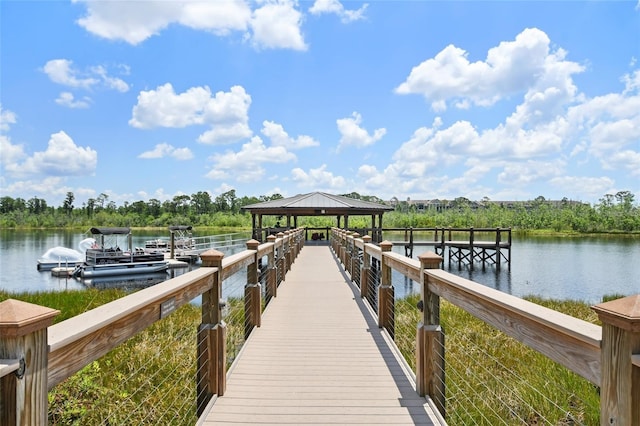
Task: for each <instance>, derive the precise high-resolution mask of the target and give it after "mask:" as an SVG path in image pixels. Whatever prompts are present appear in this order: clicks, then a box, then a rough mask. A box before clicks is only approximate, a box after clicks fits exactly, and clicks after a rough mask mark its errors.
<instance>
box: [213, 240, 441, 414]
mask: <svg viewBox="0 0 640 426" xmlns="http://www.w3.org/2000/svg"><path fill="white" fill-rule="evenodd" d="M339 266H340V265H339V262H338V260H337V259H336V257H335V256H334V254H333V253H332V252H331V250H330V248H329V246H328V245H324V246H319V245H316V246H308V247H305V248H304V250H302V252H301V253H300V255H299V257H298V258H297V259H296V261H295V263H294V264H293V266H292V268H291V271H290V272H289V273H288V274H287V277H286V279H285V281H284V282H283V283H282V285H281V288H280V289H279V290H278V297H277V298H276V299H275V300H274V301H273V302H272V303H271V304H270V305H269V308H268V309H267V310H266V311H265V313H264V315H263V317H262V324H261V327H260V328H258V329H256V330H254V332H253V334H252V335H251V337H250V338H249V339H248V340H247V343H246V347H245V348H244V349H243V352H242V354H241V355H240V357H239V359H238V360H237V361H236V363H235V364H234V365H233V366H232V367H231V369H230V375H229V378H228V380H227V389H226V392H225V394H224V396H223V397H221V398H218V399H217V400H216V401H215V404H213V407H212V408H211V410H210V411H209V413H208V414H206V416H205V418H204V421H203V423H202V424H204V425H219V424H237V423H270V424H343V425H347V424H370V425H373V424H395V425H399V424H406V425H413V424H418V425H436V424H443V423H441V421H440V420H439V417H438V416H437V415H436V412H434V408H433V406H432V405H431V403H430V400H429V399H428V398H427V399H425V398H424V397H421V396H420V395H418V393H416V390H415V383H414V380H413V378H412V375H411V373H410V371H409V368H408V367H407V364H406V362H405V361H404V359H402V357H401V356H400V355H399V353H398V352H397V349H396V348H395V345H394V344H393V342H392V341H390V339H389V338H388V336H386V335H385V333H384V332H383V330H382V329H380V328H378V326H377V323H376V319H375V317H374V316H373V315H372V312H371V311H370V310H369V309H368V308H367V306H366V305H365V303H364V302H363V301H362V299H360V297H359V292H358V291H356V290H357V289H356V288H355V287H354V286H353V285H351V284H350V279H349V277H348V276H346V275H345V274H344V273H343V272H342V271H341V269H340V267H339Z"/></svg>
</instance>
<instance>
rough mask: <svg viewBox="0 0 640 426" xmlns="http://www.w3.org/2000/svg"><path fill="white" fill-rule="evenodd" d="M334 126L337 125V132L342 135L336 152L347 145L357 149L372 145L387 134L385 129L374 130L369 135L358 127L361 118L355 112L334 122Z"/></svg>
mask: <svg viewBox="0 0 640 426" xmlns="http://www.w3.org/2000/svg"><path fill="white" fill-rule="evenodd" d="M336 124H337V125H338V131H339V132H340V134H341V135H342V136H341V137H340V144H339V145H338V150H340V149H341V148H342V147H345V146H348V145H353V146H355V147H358V148H362V147H365V146H368V145H372V144H374V143H375V142H377V141H379V140H380V139H382V137H383V136H384V135H385V134H386V133H387V129H385V128H380V129H376V130H374V132H373V135H370V134H369V132H368V131H367V130H365V129H364V128H362V127H360V124H362V116H361V115H360V114H359V113H357V112H354V113H353V114H352V116H351V117H348V118H340V119H338V120H336Z"/></svg>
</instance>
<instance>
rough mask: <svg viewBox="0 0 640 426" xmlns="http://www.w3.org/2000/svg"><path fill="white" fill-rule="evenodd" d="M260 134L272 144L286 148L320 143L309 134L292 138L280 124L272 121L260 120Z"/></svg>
mask: <svg viewBox="0 0 640 426" xmlns="http://www.w3.org/2000/svg"><path fill="white" fill-rule="evenodd" d="M262 134H263V135H265V136H266V137H268V138H269V139H270V140H271V143H272V144H273V145H274V146H283V147H285V148H287V149H302V148H309V147H312V146H318V145H320V142H318V141H316V140H314V139H313V138H312V137H311V136H306V135H300V136H298V137H297V138H295V139H294V138H292V137H291V136H289V134H288V133H287V132H286V131H285V130H284V127H282V125H281V124H277V123H274V122H273V121H267V120H265V121H263V122H262Z"/></svg>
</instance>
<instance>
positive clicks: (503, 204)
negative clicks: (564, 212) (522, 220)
mask: <svg viewBox="0 0 640 426" xmlns="http://www.w3.org/2000/svg"><path fill="white" fill-rule="evenodd" d="M406 203H407V205H408V206H410V207H413V210H414V211H416V212H419V213H420V212H427V211H435V212H443V211H446V210H450V209H454V208H460V205H458V201H457V200H440V199H437V198H435V199H432V200H412V199H410V198H407V201H406ZM389 204H390V205H391V206H392V207H396V206H398V205H399V204H400V201H398V199H397V198H396V197H394V198H392V199H391V200H390V201H389ZM537 204H547V205H550V206H551V207H555V208H562V207H575V206H579V205H583V204H585V203H583V202H581V201H575V200H568V199H566V198H563V199H562V200H527V201H509V200H496V201H494V200H483V201H468V203H467V206H468V207H469V208H470V209H472V210H481V209H485V208H488V207H489V206H491V205H497V206H498V207H500V208H503V209H509V210H511V209H515V208H517V207H524V208H525V209H526V210H530V209H532V208H534V206H536V205H537Z"/></svg>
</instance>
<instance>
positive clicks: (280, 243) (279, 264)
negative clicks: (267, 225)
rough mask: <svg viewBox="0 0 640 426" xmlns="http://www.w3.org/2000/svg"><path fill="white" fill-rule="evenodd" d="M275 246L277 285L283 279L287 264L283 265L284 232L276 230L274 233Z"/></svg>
mask: <svg viewBox="0 0 640 426" xmlns="http://www.w3.org/2000/svg"><path fill="white" fill-rule="evenodd" d="M276 246H277V248H278V252H277V257H276V268H277V270H278V279H277V282H278V285H280V283H281V282H282V281H283V280H284V275H285V273H286V272H287V265H285V261H286V259H285V256H284V233H282V232H278V234H276Z"/></svg>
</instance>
